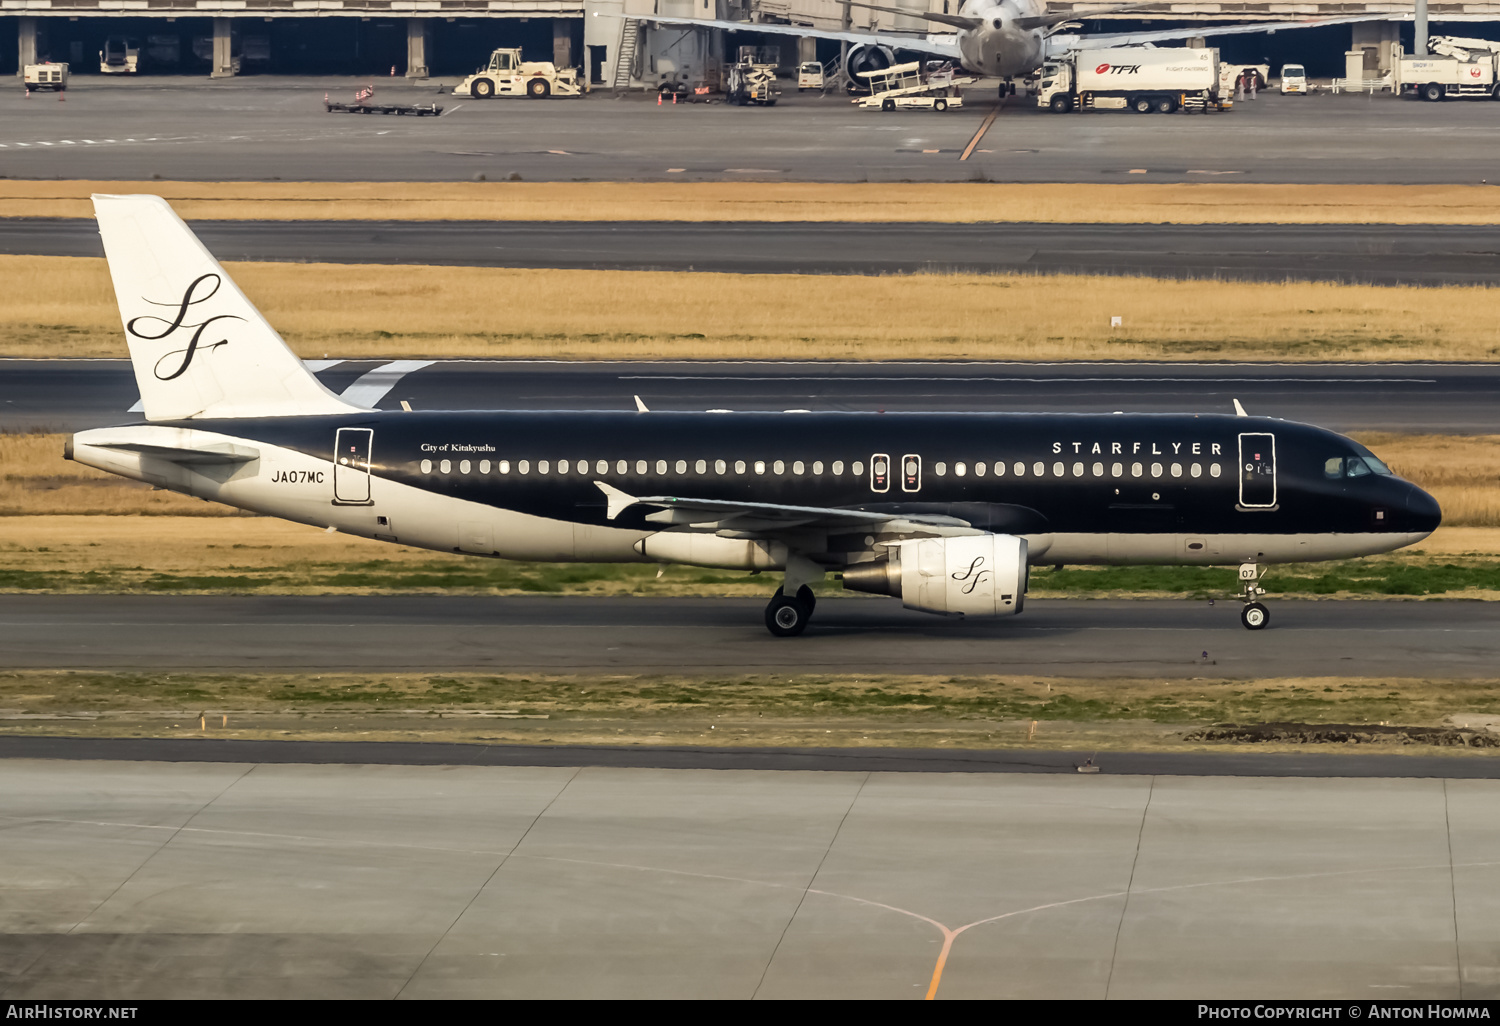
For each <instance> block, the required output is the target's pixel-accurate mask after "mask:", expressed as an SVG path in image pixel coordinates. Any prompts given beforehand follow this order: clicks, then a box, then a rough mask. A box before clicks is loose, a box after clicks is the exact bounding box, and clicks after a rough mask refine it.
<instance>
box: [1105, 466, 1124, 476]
mask: <svg viewBox="0 0 1500 1026" xmlns="http://www.w3.org/2000/svg"><path fill="white" fill-rule="evenodd" d="M1109 474H1110V476H1111V477H1124V476H1125V464H1123V463H1111V464H1110V465H1109Z"/></svg>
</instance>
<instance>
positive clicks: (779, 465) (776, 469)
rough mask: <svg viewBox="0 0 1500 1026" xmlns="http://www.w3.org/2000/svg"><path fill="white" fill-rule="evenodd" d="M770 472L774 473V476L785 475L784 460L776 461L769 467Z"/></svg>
mask: <svg viewBox="0 0 1500 1026" xmlns="http://www.w3.org/2000/svg"><path fill="white" fill-rule="evenodd" d="M771 471H772V473H776V474H785V473H786V461H785V460H777V461H776V462H775V463H774V464H772V465H771Z"/></svg>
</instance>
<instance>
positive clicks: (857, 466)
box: [849, 460, 865, 477]
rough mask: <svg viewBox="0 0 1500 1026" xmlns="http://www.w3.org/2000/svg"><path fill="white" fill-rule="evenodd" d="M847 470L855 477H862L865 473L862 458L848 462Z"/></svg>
mask: <svg viewBox="0 0 1500 1026" xmlns="http://www.w3.org/2000/svg"><path fill="white" fill-rule="evenodd" d="M849 472H850V473H851V474H853V475H854V476H855V477H863V476H864V474H865V463H864V460H855V461H854V462H853V463H851V464H849Z"/></svg>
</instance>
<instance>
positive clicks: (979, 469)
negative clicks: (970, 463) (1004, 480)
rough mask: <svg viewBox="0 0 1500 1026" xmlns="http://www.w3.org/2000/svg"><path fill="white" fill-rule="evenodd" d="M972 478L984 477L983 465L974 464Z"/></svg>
mask: <svg viewBox="0 0 1500 1026" xmlns="http://www.w3.org/2000/svg"><path fill="white" fill-rule="evenodd" d="M974 476H975V477H983V476H984V464H983V463H976V464H974Z"/></svg>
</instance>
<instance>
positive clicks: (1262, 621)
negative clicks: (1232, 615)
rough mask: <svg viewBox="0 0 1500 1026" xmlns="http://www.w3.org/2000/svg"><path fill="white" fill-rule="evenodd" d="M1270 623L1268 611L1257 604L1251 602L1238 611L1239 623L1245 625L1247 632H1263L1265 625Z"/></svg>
mask: <svg viewBox="0 0 1500 1026" xmlns="http://www.w3.org/2000/svg"><path fill="white" fill-rule="evenodd" d="M1270 622H1271V613H1270V610H1268V609H1266V607H1265V606H1263V605H1261V604H1260V603H1259V602H1251V603H1250V604H1249V605H1247V606H1245V608H1244V609H1241V610H1240V623H1242V624H1244V625H1245V630H1247V631H1260V630H1265V627H1266V624H1268V623H1270Z"/></svg>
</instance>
